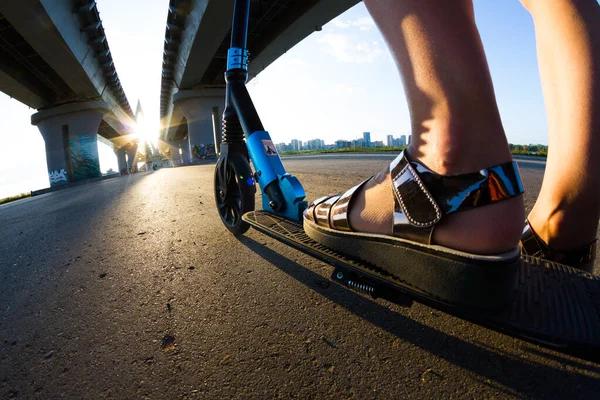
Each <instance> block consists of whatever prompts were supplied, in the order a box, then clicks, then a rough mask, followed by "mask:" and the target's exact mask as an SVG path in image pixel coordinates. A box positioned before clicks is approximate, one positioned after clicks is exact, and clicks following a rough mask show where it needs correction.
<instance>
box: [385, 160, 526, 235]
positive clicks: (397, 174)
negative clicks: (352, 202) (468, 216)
mask: <svg viewBox="0 0 600 400" xmlns="http://www.w3.org/2000/svg"><path fill="white" fill-rule="evenodd" d="M390 175H391V177H392V186H393V190H394V202H395V207H394V235H395V236H399V237H403V238H406V239H410V240H414V241H418V242H421V243H426V244H430V243H431V235H432V233H433V228H434V227H435V225H436V224H437V223H438V222H439V221H440V219H441V218H442V216H443V215H447V214H451V213H454V212H458V211H463V210H468V209H470V208H473V207H479V206H483V205H486V204H490V203H493V202H496V201H500V200H505V199H508V198H511V197H515V196H518V195H520V194H522V193H523V192H524V190H523V183H522V181H521V177H520V174H519V169H518V167H517V163H516V162H514V161H513V162H508V163H504V164H501V165H497V166H494V167H490V168H485V169H482V170H480V171H478V172H473V173H468V174H461V175H452V176H445V175H439V174H437V173H435V172H433V171H431V170H430V169H429V168H427V167H425V165H423V164H421V163H419V162H417V161H410V160H409V159H408V158H407V154H406V151H402V152H401V153H400V155H398V157H396V159H395V160H394V161H392V163H391V164H390Z"/></svg>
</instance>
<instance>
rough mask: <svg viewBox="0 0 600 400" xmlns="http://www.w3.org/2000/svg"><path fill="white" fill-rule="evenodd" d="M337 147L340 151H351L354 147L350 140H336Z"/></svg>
mask: <svg viewBox="0 0 600 400" xmlns="http://www.w3.org/2000/svg"><path fill="white" fill-rule="evenodd" d="M335 147H336V148H338V149H349V148H350V147H352V142H349V141H348V140H336V142H335Z"/></svg>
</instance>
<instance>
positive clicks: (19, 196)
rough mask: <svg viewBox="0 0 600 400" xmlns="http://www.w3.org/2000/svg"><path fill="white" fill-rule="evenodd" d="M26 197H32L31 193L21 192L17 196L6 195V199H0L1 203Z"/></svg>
mask: <svg viewBox="0 0 600 400" xmlns="http://www.w3.org/2000/svg"><path fill="white" fill-rule="evenodd" d="M26 197H31V193H21V194H18V195H16V196H10V197H6V198H4V199H0V204H6V203H10V202H11V201H15V200H20V199H24V198H26Z"/></svg>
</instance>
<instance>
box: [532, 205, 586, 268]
mask: <svg viewBox="0 0 600 400" xmlns="http://www.w3.org/2000/svg"><path fill="white" fill-rule="evenodd" d="M539 217H540V215H539V214H535V213H533V212H532V213H531V214H530V215H529V217H528V220H527V222H526V227H525V231H524V232H523V235H522V237H521V252H522V254H526V255H530V256H533V257H537V258H541V259H544V260H547V261H551V262H557V263H559V264H564V265H568V266H570V267H573V268H577V269H580V270H582V271H586V272H589V273H593V271H594V260H595V259H596V238H595V235H588V237H586V236H584V235H582V229H579V230H576V231H573V232H572V233H573V235H565V234H564V232H565V230H566V228H565V227H563V228H562V230H561V229H558V228H559V226H557V225H556V224H555V223H556V219H555V218H552V217H548V218H542V219H540V218H539ZM559 219H560V220H562V219H563V218H559ZM590 236H591V237H590Z"/></svg>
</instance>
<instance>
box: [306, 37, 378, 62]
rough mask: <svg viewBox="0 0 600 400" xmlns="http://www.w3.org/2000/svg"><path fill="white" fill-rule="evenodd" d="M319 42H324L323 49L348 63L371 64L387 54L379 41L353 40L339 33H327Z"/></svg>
mask: <svg viewBox="0 0 600 400" xmlns="http://www.w3.org/2000/svg"><path fill="white" fill-rule="evenodd" d="M317 42H318V43H320V44H322V46H321V50H323V51H324V52H326V53H328V54H330V55H332V56H333V57H334V58H336V59H337V60H338V61H341V62H346V63H355V64H370V63H372V62H374V61H375V60H376V59H378V58H379V57H381V56H382V55H383V54H385V52H384V51H383V49H382V47H381V45H380V44H379V42H378V41H372V42H370V43H369V42H367V41H365V40H361V41H353V40H352V38H351V37H349V36H347V35H342V34H339V33H326V34H325V35H323V37H321V38H319V39H318V40H317Z"/></svg>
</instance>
